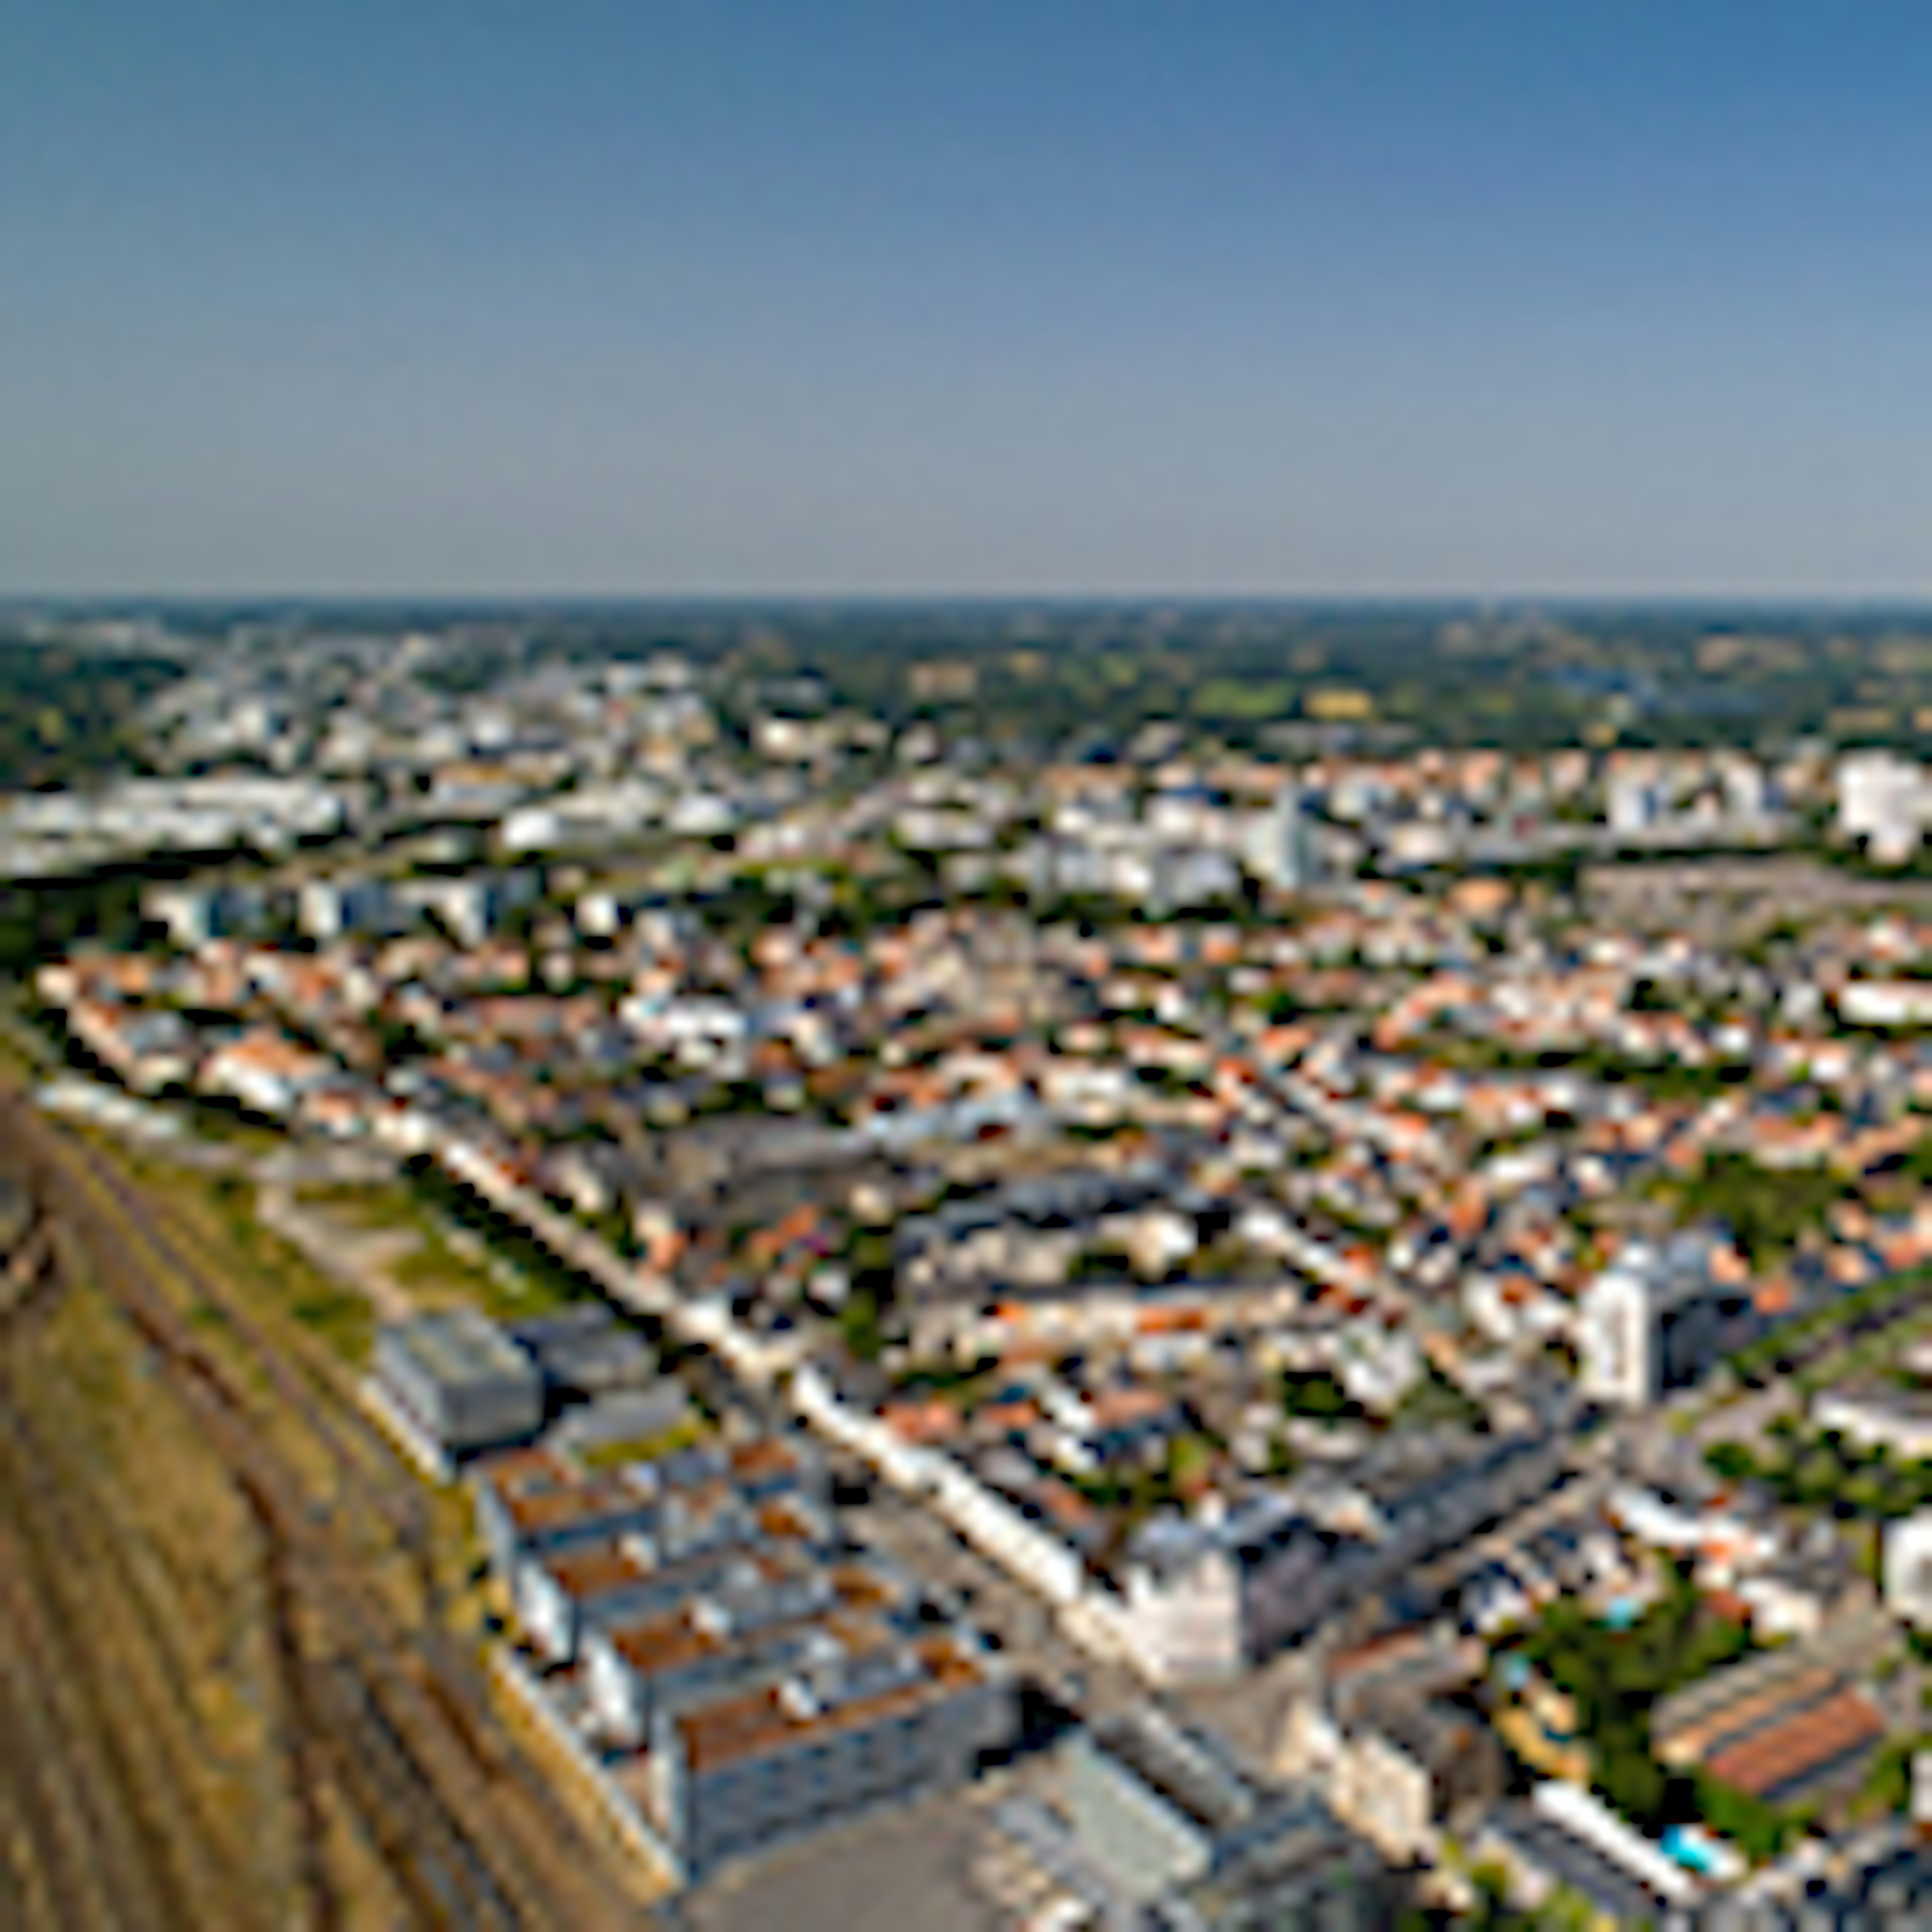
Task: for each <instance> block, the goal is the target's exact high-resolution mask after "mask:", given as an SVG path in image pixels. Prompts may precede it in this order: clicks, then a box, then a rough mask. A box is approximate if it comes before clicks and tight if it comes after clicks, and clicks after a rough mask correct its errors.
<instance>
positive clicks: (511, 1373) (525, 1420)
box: [374, 1308, 544, 1456]
mask: <svg viewBox="0 0 1932 1932" xmlns="http://www.w3.org/2000/svg"><path fill="white" fill-rule="evenodd" d="M374 1369H375V1379H376V1382H377V1385H378V1386H379V1387H380V1389H381V1390H382V1391H383V1394H386V1396H388V1397H389V1399H390V1400H392V1401H393V1402H394V1403H396V1404H397V1405H398V1406H400V1407H401V1409H402V1410H403V1411H404V1412H405V1414H406V1415H407V1417H408V1418H409V1419H410V1421H412V1422H413V1423H414V1424H416V1426H417V1427H419V1428H420V1429H422V1430H424V1431H425V1432H426V1433H428V1435H429V1436H431V1438H433V1439H434V1441H435V1442H436V1443H437V1446H438V1447H439V1448H440V1449H441V1450H442V1451H443V1453H444V1454H446V1455H451V1456H465V1455H469V1454H474V1453H475V1452H476V1451H478V1450H483V1449H491V1448H497V1447H499V1446H500V1445H502V1444H505V1443H510V1442H521V1441H523V1440H525V1439H527V1438H529V1437H530V1436H533V1435H534V1434H535V1433H536V1431H537V1430H538V1429H539V1428H540V1427H541V1426H542V1424H543V1419H544V1385H543V1377H542V1375H541V1373H540V1372H539V1370H538V1367H537V1365H536V1364H535V1362H534V1361H532V1359H531V1358H530V1357H529V1355H527V1354H526V1352H524V1351H523V1349H519V1348H518V1347H517V1346H516V1345H515V1343H513V1342H511V1340H509V1338H508V1337H507V1336H506V1335H505V1334H504V1333H503V1331H502V1329H500V1328H498V1327H497V1325H496V1323H494V1322H492V1321H490V1320H489V1319H487V1317H486V1316H483V1315H481V1314H479V1313H478V1312H477V1311H476V1310H475V1309H473V1308H451V1309H446V1310H441V1311H440V1312H439V1313H435V1314H432V1315H419V1316H414V1317H413V1318H412V1319H410V1320H409V1321H407V1322H392V1323H391V1324H389V1325H388V1326H386V1327H385V1328H383V1331H381V1333H380V1334H379V1335H378V1336H377V1338H376V1349H375V1362H374Z"/></svg>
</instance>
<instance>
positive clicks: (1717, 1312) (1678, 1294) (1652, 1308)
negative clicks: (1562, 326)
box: [1578, 1231, 1772, 1409]
mask: <svg viewBox="0 0 1932 1932" xmlns="http://www.w3.org/2000/svg"><path fill="white" fill-rule="evenodd" d="M1719 1245H1720V1244H1718V1241H1716V1239H1715V1238H1714V1237H1712V1235H1708V1234H1704V1233H1700V1232H1697V1231H1691V1232H1687V1233H1685V1234H1683V1235H1679V1236H1677V1237H1676V1238H1675V1239H1673V1240H1672V1241H1667V1242H1666V1243H1664V1244H1663V1245H1662V1246H1661V1247H1658V1246H1655V1245H1653V1244H1651V1243H1649V1242H1634V1243H1633V1244H1631V1247H1630V1248H1629V1250H1628V1251H1627V1252H1626V1253H1625V1254H1624V1255H1622V1256H1621V1257H1619V1259H1618V1261H1617V1262H1616V1265H1614V1266H1613V1267H1611V1268H1606V1269H1605V1270H1604V1272H1603V1273H1602V1274H1600V1275H1598V1277H1597V1278H1596V1280H1594V1281H1593V1282H1592V1283H1591V1284H1590V1285H1589V1287H1588V1288H1587V1289H1585V1290H1584V1292H1583V1301H1582V1304H1581V1306H1580V1309H1579V1310H1578V1316H1579V1335H1578V1343H1579V1348H1578V1352H1579V1354H1580V1356H1581V1358H1582V1372H1581V1374H1580V1376H1579V1379H1578V1382H1579V1386H1580V1388H1581V1389H1582V1391H1583V1394H1585V1395H1586V1396H1587V1397H1589V1398H1590V1399H1591V1400H1592V1401H1595V1402H1603V1403H1616V1404H1617V1405H1618V1406H1619V1407H1622V1408H1626V1409H1641V1408H1644V1407H1646V1406H1648V1405H1649V1404H1650V1403H1654V1402H1655V1401H1656V1400H1658V1398H1659V1397H1661V1396H1663V1395H1665V1394H1668V1393H1669V1391H1671V1390H1672V1389H1676V1388H1689V1387H1690V1386H1691V1385H1692V1384H1694V1383H1695V1382H1699V1381H1701V1380H1702V1379H1703V1377H1704V1376H1706V1375H1707V1374H1709V1373H1710V1371H1711V1370H1712V1369H1714V1368H1715V1367H1717V1365H1718V1363H1719V1362H1721V1361H1723V1360H1724V1358H1726V1357H1727V1356H1728V1355H1735V1354H1736V1352H1738V1351H1739V1349H1742V1348H1744V1347H1745V1346H1748V1344H1749V1343H1752V1342H1754V1341H1755V1340H1757V1338H1758V1337H1759V1336H1760V1335H1761V1334H1763V1333H1764V1332H1765V1331H1766V1329H1767V1328H1769V1326H1770V1325H1771V1321H1772V1317H1771V1316H1770V1315H1769V1313H1766V1312H1765V1311H1764V1310H1761V1309H1760V1307H1758V1305H1757V1302H1756V1301H1755V1300H1754V1297H1753V1295H1752V1292H1751V1283H1750V1282H1749V1281H1748V1280H1724V1279H1721V1278H1720V1277H1719V1276H1718V1274H1715V1273H1714V1272H1713V1270H1712V1259H1713V1256H1714V1255H1715V1253H1716V1251H1717V1250H1718V1247H1719Z"/></svg>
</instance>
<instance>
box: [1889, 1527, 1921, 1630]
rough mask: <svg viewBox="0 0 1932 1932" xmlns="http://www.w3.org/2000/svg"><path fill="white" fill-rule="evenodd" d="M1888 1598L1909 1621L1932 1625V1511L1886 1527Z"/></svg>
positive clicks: (1893, 1606)
mask: <svg viewBox="0 0 1932 1932" xmlns="http://www.w3.org/2000/svg"><path fill="white" fill-rule="evenodd" d="M1885 1602H1886V1604H1887V1605H1888V1606H1889V1607H1890V1608H1891V1610H1892V1611H1893V1612H1894V1613H1895V1614H1896V1615H1897V1616H1900V1617H1903V1619H1905V1621H1906V1622H1907V1623H1909V1624H1912V1625H1916V1626H1917V1627H1918V1628H1920V1629H1921V1630H1924V1629H1926V1628H1932V1510H1920V1511H1918V1513H1917V1514H1915V1515H1912V1516H1908V1517H1900V1519H1899V1520H1898V1521H1897V1522H1896V1523H1888V1524H1887V1525H1886V1526H1885Z"/></svg>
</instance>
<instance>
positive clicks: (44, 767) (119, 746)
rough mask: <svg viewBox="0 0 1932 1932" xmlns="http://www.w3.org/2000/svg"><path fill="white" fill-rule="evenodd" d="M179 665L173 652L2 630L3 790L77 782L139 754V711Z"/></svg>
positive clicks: (0, 726) (131, 760)
mask: <svg viewBox="0 0 1932 1932" xmlns="http://www.w3.org/2000/svg"><path fill="white" fill-rule="evenodd" d="M179 671H180V667H179V666H178V664H175V663H174V662H172V661H171V660H169V659H168V658H161V657H145V656H119V655H110V654H107V653H104V652H101V651H99V650H97V649H86V650H83V649H74V648H72V647H70V646H66V645H63V644H49V643H37V642H28V641H26V640H21V639H17V638H10V637H4V636H0V790H6V791H20V790H31V789H33V788H34V787H40V786H49V785H62V784H71V782H72V781H74V779H75V778H79V777H81V776H83V775H85V774H86V773H87V772H90V771H95V770H98V769H101V768H103V767H104V766H121V767H122V768H125V767H126V766H129V765H130V764H132V763H136V762H138V759H137V754H136V747H135V745H133V741H132V739H131V737H130V725H131V724H132V721H133V715H134V713H135V712H136V710H137V709H138V708H139V706H140V705H141V703H142V702H143V700H145V699H146V698H147V697H149V696H151V694H153V693H154V691H158V690H159V689H160V688H161V687H162V686H163V685H166V684H167V683H168V682H170V681H171V680H172V679H174V678H175V677H176V676H178V675H179Z"/></svg>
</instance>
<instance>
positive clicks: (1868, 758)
mask: <svg viewBox="0 0 1932 1932" xmlns="http://www.w3.org/2000/svg"><path fill="white" fill-rule="evenodd" d="M1836 776H1837V779H1838V829H1839V832H1841V834H1842V835H1843V836H1844V837H1845V838H1847V839H1858V838H1862V839H1864V841H1865V848H1866V850H1867V851H1868V852H1869V853H1870V855H1871V856H1872V857H1873V859H1876V860H1877V861H1878V862H1879V863H1880V864H1881V865H1901V864H1903V862H1905V860H1906V859H1909V858H1910V857H1911V856H1912V853H1914V852H1915V851H1917V850H1918V844H1919V841H1920V840H1921V838H1923V837H1924V831H1925V826H1926V823H1927V820H1928V819H1932V787H1927V784H1926V781H1925V768H1924V766H1922V765H1921V764H1920V763H1918V761H1917V760H1915V759H1910V758H1901V757H1899V755H1898V754H1897V753H1896V752H1895V751H1849V752H1847V753H1846V754H1845V756H1844V757H1841V759H1840V760H1838V770H1837V773H1836Z"/></svg>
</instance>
